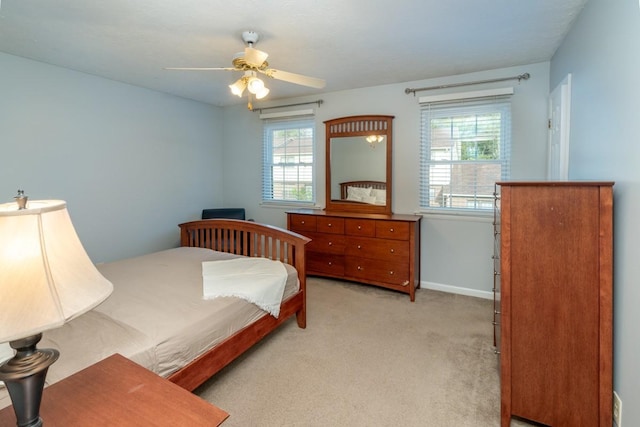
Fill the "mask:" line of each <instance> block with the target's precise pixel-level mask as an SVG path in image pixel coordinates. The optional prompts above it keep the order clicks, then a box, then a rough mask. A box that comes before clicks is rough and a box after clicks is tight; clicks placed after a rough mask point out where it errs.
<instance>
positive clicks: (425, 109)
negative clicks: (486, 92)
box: [420, 98, 511, 213]
mask: <svg viewBox="0 0 640 427" xmlns="http://www.w3.org/2000/svg"><path fill="white" fill-rule="evenodd" d="M421 117H422V122H421V127H422V133H421V156H420V207H421V208H422V209H426V210H436V211H440V212H453V211H460V212H469V213H470V212H483V211H491V210H492V209H493V192H494V187H495V183H496V181H503V180H507V179H509V158H510V146H511V103H510V102H509V100H508V99H504V98H501V99H494V100H481V101H473V102H471V103H469V102H465V103H462V102H457V103H447V104H422V105H421Z"/></svg>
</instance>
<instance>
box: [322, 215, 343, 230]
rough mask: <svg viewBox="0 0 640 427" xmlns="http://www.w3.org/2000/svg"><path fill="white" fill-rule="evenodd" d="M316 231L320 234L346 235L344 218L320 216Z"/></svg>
mask: <svg viewBox="0 0 640 427" xmlns="http://www.w3.org/2000/svg"><path fill="white" fill-rule="evenodd" d="M316 231H318V232H319V233H331V234H344V218H336V217H331V216H329V217H325V216H319V217H318V222H317V225H316Z"/></svg>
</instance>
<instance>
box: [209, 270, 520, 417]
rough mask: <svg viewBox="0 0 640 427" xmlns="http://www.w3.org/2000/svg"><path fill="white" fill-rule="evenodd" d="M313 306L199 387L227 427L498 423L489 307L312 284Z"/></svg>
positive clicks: (468, 300)
mask: <svg viewBox="0 0 640 427" xmlns="http://www.w3.org/2000/svg"><path fill="white" fill-rule="evenodd" d="M307 307H308V308H307V316H308V317H307V328H306V329H299V328H298V327H297V325H296V323H295V320H289V321H288V322H287V323H285V324H284V325H283V327H281V328H280V330H278V331H276V332H275V333H274V334H272V335H270V336H268V337H267V338H266V339H264V340H263V341H262V342H261V343H259V344H258V345H256V346H255V347H254V348H252V349H251V350H249V352H247V353H246V354H245V355H243V356H242V357H240V358H239V359H238V360H236V361H235V362H234V363H232V364H231V365H229V366H228V367H227V368H225V369H224V370H223V371H222V372H220V373H219V374H218V375H216V376H215V377H213V378H212V379H211V380H209V381H208V382H207V383H206V384H204V385H203V386H201V387H200V388H199V389H198V390H196V393H197V394H198V395H200V396H201V397H202V398H204V399H206V400H208V401H210V402H212V403H214V404H215V405H217V406H219V407H220V408H222V409H224V410H226V411H227V412H229V413H230V417H229V419H228V420H227V421H226V422H225V423H224V424H223V425H224V426H225V427H233V426H242V427H251V426H256V427H262V426H265V427H271V426H273V427H275V426H323V427H324V426H433V427H440V426H443V427H444V426H447V427H450V426H456V427H464V426H469V427H484V426H487V427H489V426H490V427H495V426H499V424H500V423H499V412H500V409H499V408H500V399H499V383H498V372H497V360H496V356H495V355H494V353H493V347H492V341H493V332H492V328H491V320H492V314H491V313H492V310H493V308H492V302H491V301H489V300H483V299H478V298H472V297H465V296H460V295H454V294H447V293H443V292H436V291H430V290H419V291H418V292H417V295H416V301H415V302H414V303H411V302H410V301H409V297H408V296H407V295H404V294H400V293H397V292H393V291H389V290H384V289H378V288H375V287H372V286H365V285H357V284H352V283H346V282H340V281H334V280H326V279H319V278H309V280H308V300H307ZM512 425H514V426H515V425H519V426H524V425H526V424H524V423H515V422H514V423H513V424H512Z"/></svg>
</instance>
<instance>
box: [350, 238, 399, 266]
mask: <svg viewBox="0 0 640 427" xmlns="http://www.w3.org/2000/svg"><path fill="white" fill-rule="evenodd" d="M344 253H345V255H353V256H359V257H363V258H374V259H380V260H395V259H397V260H400V261H403V260H405V259H406V258H407V257H408V256H409V254H410V249H409V242H408V241H402V240H391V239H375V238H371V237H349V238H347V241H346V243H345V250H344Z"/></svg>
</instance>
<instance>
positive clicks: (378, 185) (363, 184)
mask: <svg viewBox="0 0 640 427" xmlns="http://www.w3.org/2000/svg"><path fill="white" fill-rule="evenodd" d="M348 187H359V188H367V187H371V188H373V189H376V190H386V189H387V183H386V182H384V181H347V182H341V183H340V198H341V199H342V200H346V199H347V188H348Z"/></svg>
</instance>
